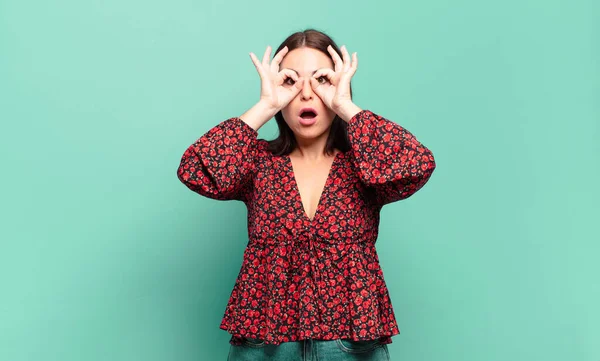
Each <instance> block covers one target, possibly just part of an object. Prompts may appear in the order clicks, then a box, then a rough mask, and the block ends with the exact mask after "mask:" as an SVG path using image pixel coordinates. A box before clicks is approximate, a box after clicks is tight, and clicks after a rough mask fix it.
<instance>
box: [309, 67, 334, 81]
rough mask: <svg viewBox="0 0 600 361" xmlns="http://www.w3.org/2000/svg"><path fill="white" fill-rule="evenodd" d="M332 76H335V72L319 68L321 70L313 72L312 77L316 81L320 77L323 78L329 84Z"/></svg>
mask: <svg viewBox="0 0 600 361" xmlns="http://www.w3.org/2000/svg"><path fill="white" fill-rule="evenodd" d="M334 75H335V72H334V71H333V69H331V68H321V69H319V70H317V71H316V72H315V74H314V75H313V78H314V79H317V78H319V77H321V76H325V77H327V79H329V81H330V82H331V80H332V79H333V76H334Z"/></svg>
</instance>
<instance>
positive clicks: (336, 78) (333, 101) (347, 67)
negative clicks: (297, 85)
mask: <svg viewBox="0 0 600 361" xmlns="http://www.w3.org/2000/svg"><path fill="white" fill-rule="evenodd" d="M341 50H342V55H343V57H344V59H343V60H342V59H341V58H340V56H339V55H338V53H337V52H336V51H335V50H334V49H333V47H332V46H331V45H329V46H328V47H327V51H329V53H330V54H331V57H332V58H333V62H334V64H335V71H334V70H332V69H329V68H324V69H319V70H318V71H317V72H316V73H315V74H314V75H313V77H312V78H311V79H310V84H311V86H312V88H313V90H314V92H315V93H317V95H318V96H319V98H321V100H322V101H323V103H325V105H326V106H327V107H329V108H330V109H331V110H333V111H335V112H337V111H339V110H340V109H341V108H342V107H343V106H344V105H346V104H350V103H352V98H351V96H350V79H352V76H353V75H354V73H355V72H356V69H357V67H358V58H357V56H356V52H355V53H354V54H352V62H350V54H348V50H346V46H345V45H342V48H341ZM322 76H324V77H325V78H327V80H328V82H325V83H320V82H318V81H317V79H319V78H320V77H322Z"/></svg>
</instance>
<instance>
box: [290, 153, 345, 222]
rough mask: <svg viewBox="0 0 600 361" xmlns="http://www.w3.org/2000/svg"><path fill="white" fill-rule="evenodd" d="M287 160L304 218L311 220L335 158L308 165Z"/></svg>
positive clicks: (294, 159)
mask: <svg viewBox="0 0 600 361" xmlns="http://www.w3.org/2000/svg"><path fill="white" fill-rule="evenodd" d="M289 160H290V163H291V167H292V177H293V181H295V184H296V187H297V190H298V192H299V195H300V200H301V202H302V207H303V209H304V212H305V214H306V216H307V217H308V218H309V219H310V220H312V219H314V217H315V214H316V212H317V208H318V207H319V204H320V200H321V197H322V196H323V193H324V190H325V187H326V185H327V180H328V179H329V176H330V174H331V171H332V166H333V162H334V160H335V157H332V158H329V159H326V160H324V161H321V162H318V163H309V162H306V161H302V160H301V159H298V158H293V157H290V158H289Z"/></svg>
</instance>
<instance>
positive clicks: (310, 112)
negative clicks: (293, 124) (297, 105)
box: [300, 108, 317, 119]
mask: <svg viewBox="0 0 600 361" xmlns="http://www.w3.org/2000/svg"><path fill="white" fill-rule="evenodd" d="M316 116H317V111H316V110H315V109H314V108H302V109H300V118H302V119H313V118H314V117H316Z"/></svg>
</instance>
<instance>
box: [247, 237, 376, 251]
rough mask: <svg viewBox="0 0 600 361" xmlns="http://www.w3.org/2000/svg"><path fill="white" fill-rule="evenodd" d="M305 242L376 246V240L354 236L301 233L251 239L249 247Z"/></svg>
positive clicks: (292, 244)
mask: <svg viewBox="0 0 600 361" xmlns="http://www.w3.org/2000/svg"><path fill="white" fill-rule="evenodd" d="M303 244H315V245H322V246H327V247H335V246H338V245H339V246H340V247H347V246H352V245H354V246H358V247H375V241H371V240H369V241H365V240H364V239H356V238H354V239H352V238H348V239H344V240H337V239H328V238H324V237H319V236H308V235H304V234H299V235H297V236H296V237H294V238H292V239H287V237H286V239H285V240H280V239H260V240H254V239H251V240H249V241H248V243H247V246H249V247H257V248H260V247H280V246H298V245H303Z"/></svg>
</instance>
